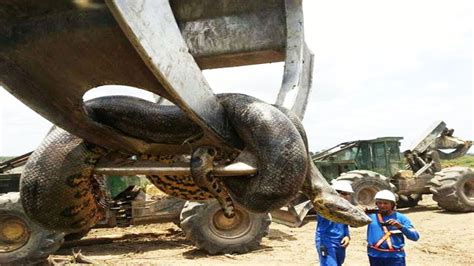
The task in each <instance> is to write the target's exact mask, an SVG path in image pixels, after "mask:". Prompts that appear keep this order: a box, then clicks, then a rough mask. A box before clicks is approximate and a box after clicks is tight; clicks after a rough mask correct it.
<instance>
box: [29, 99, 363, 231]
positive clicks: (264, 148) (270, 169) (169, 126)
mask: <svg viewBox="0 0 474 266" xmlns="http://www.w3.org/2000/svg"><path fill="white" fill-rule="evenodd" d="M217 97H218V100H219V102H220V103H221V104H222V106H223V107H224V109H225V112H226V115H227V118H228V120H229V123H230V124H231V125H232V126H233V128H234V129H235V131H236V132H237V134H238V136H239V137H240V139H241V140H242V142H243V143H244V148H245V150H246V151H248V152H250V153H252V154H253V155H254V156H255V157H256V159H257V169H258V173H257V174H256V175H254V176H249V177H225V178H222V179H216V178H214V181H216V182H217V183H216V182H214V183H213V186H214V188H215V189H213V188H212V187H205V186H203V185H202V184H201V183H202V181H203V180H204V179H205V176H203V177H201V178H199V177H194V178H193V176H191V177H190V176H153V175H152V176H147V177H148V179H149V180H150V181H151V182H152V183H153V184H155V185H156V186H157V187H158V188H160V189H162V190H163V191H164V192H166V193H168V194H170V195H173V196H176V197H181V198H184V199H190V200H206V199H209V198H212V197H215V196H216V193H218V192H219V193H228V195H229V196H230V198H229V199H228V200H231V201H235V202H236V203H238V204H239V205H241V206H243V207H244V208H246V209H248V210H250V211H253V212H270V211H272V210H275V209H278V208H280V207H282V206H284V205H285V204H287V203H288V202H289V201H290V200H292V199H293V198H294V196H295V195H296V194H297V193H298V191H300V190H303V192H305V194H306V195H308V197H310V199H311V200H312V201H313V204H314V205H315V208H316V209H317V210H318V212H320V214H322V215H323V216H326V217H328V218H330V219H332V220H334V221H338V222H345V223H348V224H352V225H356V226H357V225H363V224H366V223H367V222H368V220H367V219H368V218H367V217H366V216H365V215H364V214H363V213H362V212H361V211H359V210H357V209H355V208H354V207H353V206H352V205H350V203H348V202H347V201H345V200H342V199H341V198H340V197H338V196H337V194H336V193H335V192H334V190H332V189H331V188H330V187H329V186H328V184H327V182H326V181H325V180H324V179H323V177H322V176H321V175H320V174H319V173H318V171H317V169H316V168H315V167H314V165H313V164H312V163H311V162H310V157H309V153H308V148H307V140H306V135H305V132H304V129H303V126H302V125H301V122H300V121H299V119H298V118H297V117H296V116H295V115H293V114H292V113H291V112H290V111H288V110H286V109H284V108H281V107H277V106H273V105H270V104H267V103H265V102H262V101H260V100H258V99H256V98H253V97H251V96H247V95H242V94H221V95H217ZM84 108H85V110H86V112H87V113H88V115H89V117H90V118H91V119H93V120H94V121H96V122H98V123H101V124H103V125H106V126H109V127H112V128H114V129H115V130H117V131H120V132H121V133H122V134H125V135H129V136H133V137H135V138H139V139H142V140H145V141H147V142H154V143H168V144H182V143H183V142H185V141H186V140H187V139H189V138H192V137H193V136H196V135H199V134H202V132H201V129H200V128H199V127H198V126H196V125H195V124H194V123H193V122H192V121H191V120H190V119H188V118H187V117H186V115H185V113H184V112H182V111H181V110H180V109H179V108H178V107H176V106H163V105H158V104H155V103H152V102H148V101H145V100H142V99H139V98H134V97H128V96H107V97H101V98H96V99H93V100H90V101H87V102H85V105H84ZM108 152H109V151H108V150H107V149H104V148H101V147H99V146H97V145H93V144H91V143H88V142H87V141H86V140H83V139H81V138H79V137H76V136H74V135H72V134H70V133H68V132H67V131H65V130H63V129H61V128H59V127H54V128H53V129H52V130H51V131H50V133H49V134H48V135H47V137H46V138H45V139H44V140H43V142H42V143H41V144H40V146H39V147H38V148H37V149H36V150H35V152H34V153H33V154H32V155H31V157H30V159H29V160H28V162H27V164H26V166H25V169H24V171H23V173H22V177H21V184H20V191H21V197H22V203H23V206H24V209H25V212H26V213H27V214H28V215H29V216H30V217H31V218H32V219H34V220H35V221H37V222H39V223H40V224H42V225H43V226H45V227H47V228H51V229H55V230H61V231H65V232H77V231H82V230H85V229H88V228H90V227H92V226H93V225H94V224H95V223H97V221H98V220H99V219H100V218H101V217H102V215H103V211H104V206H103V202H102V195H101V193H100V189H98V185H97V181H96V178H95V177H94V174H93V169H94V166H95V164H96V162H97V161H98V160H99V159H101V158H103V157H104V156H106V154H107V153H108ZM214 155H215V154H213V156H212V157H209V158H210V159H211V160H212V159H213V158H214ZM127 156H133V154H127ZM137 156H146V155H137ZM193 156H194V155H193ZM221 156H222V155H221ZM154 158H155V160H166V158H160V157H159V156H155V157H154ZM168 159H169V158H168ZM221 159H222V158H221ZM224 159H226V158H224ZM208 165H211V166H212V163H210V164H209V163H208ZM191 166H192V164H191ZM203 168H204V169H203V170H204V171H203V173H204V174H208V173H209V171H205V170H206V169H205V168H206V167H203ZM194 172H196V173H198V174H199V173H200V172H201V171H194ZM199 180H201V181H199ZM196 181H197V182H196ZM217 184H219V186H220V187H218V186H217ZM216 191H217V192H216ZM222 204H225V203H224V202H222Z"/></svg>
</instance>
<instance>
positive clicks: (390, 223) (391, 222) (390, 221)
mask: <svg viewBox="0 0 474 266" xmlns="http://www.w3.org/2000/svg"><path fill="white" fill-rule="evenodd" d="M387 223H388V224H389V225H392V226H395V227H396V228H397V229H402V227H403V226H402V224H401V223H399V222H398V221H397V220H395V219H389V220H387Z"/></svg>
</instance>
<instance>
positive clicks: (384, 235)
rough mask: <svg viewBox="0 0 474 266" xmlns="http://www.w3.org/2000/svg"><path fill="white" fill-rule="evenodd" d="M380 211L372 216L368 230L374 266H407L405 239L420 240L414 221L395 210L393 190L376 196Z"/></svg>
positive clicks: (369, 246) (384, 191)
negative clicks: (404, 248) (412, 222)
mask: <svg viewBox="0 0 474 266" xmlns="http://www.w3.org/2000/svg"><path fill="white" fill-rule="evenodd" d="M375 204H376V205H377V208H378V211H377V212H375V213H370V214H369V217H370V218H371V219H372V222H371V223H370V224H369V225H368V227H367V242H368V247H367V250H368V251H367V252H368V255H369V262H370V265H371V266H379V265H380V266H382V265H383V266H391V265H394V266H404V265H405V251H404V250H403V247H404V246H405V238H404V236H405V237H407V238H408V239H410V240H413V241H417V240H418V238H420V236H419V234H418V232H417V231H416V230H415V228H413V225H412V224H411V222H410V220H409V219H408V218H407V217H406V216H405V215H403V214H401V213H399V212H397V211H396V210H395V204H396V199H395V195H394V194H393V193H392V192H391V191H389V190H382V191H379V192H377V194H375Z"/></svg>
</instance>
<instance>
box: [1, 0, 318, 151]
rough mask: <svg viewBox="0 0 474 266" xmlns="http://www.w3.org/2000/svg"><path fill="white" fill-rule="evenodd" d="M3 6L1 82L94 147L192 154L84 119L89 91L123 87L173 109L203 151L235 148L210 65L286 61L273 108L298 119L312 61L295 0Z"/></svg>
mask: <svg viewBox="0 0 474 266" xmlns="http://www.w3.org/2000/svg"><path fill="white" fill-rule="evenodd" d="M1 2H2V4H1V5H0V22H1V26H0V40H1V41H0V84H1V85H2V86H4V87H5V88H6V89H7V90H8V91H9V92H11V93H12V94H13V95H15V96H16V97H17V98H18V99H20V100H21V101H22V102H24V103H25V104H26V105H28V106H29V107H30V108H32V109H33V110H35V111H36V112H38V113H39V114H41V115H42V116H44V117H45V118H47V119H48V120H49V121H51V122H52V123H54V124H56V125H58V126H60V127H62V128H64V129H65V130H67V131H69V132H71V133H72V134H74V135H77V136H79V137H81V138H83V139H86V140H88V141H90V142H92V143H95V144H98V145H101V146H103V147H106V148H109V149H113V150H119V151H124V152H132V153H153V151H155V150H160V152H161V153H166V152H170V153H171V152H173V153H176V152H179V151H180V150H181V149H183V148H186V149H189V147H183V145H170V144H160V143H148V142H145V141H143V140H140V139H136V138H133V137H130V136H125V135H123V134H122V133H120V132H118V131H115V130H114V129H111V128H109V127H106V126H103V125H100V124H98V123H96V122H94V121H92V120H91V119H90V118H88V116H87V115H86V113H85V111H84V108H83V96H84V94H85V93H86V92H87V91H88V90H90V89H93V88H96V87H98V86H102V85H126V86H132V87H136V88H140V89H143V90H147V91H150V92H152V93H154V94H156V95H159V96H161V97H164V98H166V99H167V100H169V101H171V102H172V103H174V104H176V105H177V106H179V107H180V108H181V109H182V110H183V111H184V112H186V114H187V115H188V116H189V117H190V118H191V119H192V120H193V121H194V122H195V123H196V124H198V125H199V126H200V127H201V128H202V129H203V131H204V137H203V138H202V141H201V143H200V145H202V143H206V142H207V143H213V144H214V145H220V146H221V147H223V148H227V149H229V150H232V149H233V147H235V144H236V143H237V139H236V137H235V133H234V132H233V131H232V129H231V128H230V127H229V126H227V124H226V123H225V121H226V119H225V113H224V111H223V108H222V107H221V106H220V104H219V103H218V102H217V100H216V97H215V95H214V94H213V92H212V89H211V88H210V86H209V84H208V83H207V82H206V80H205V78H204V76H203V74H202V70H203V69H210V68H222V67H233V66H243V65H251V64H261V63H270V62H278V61H285V69H284V76H283V82H282V86H281V89H280V92H279V94H278V98H277V99H276V104H278V105H281V106H285V107H287V108H289V109H292V110H293V111H294V112H295V113H296V114H297V115H298V116H299V117H300V118H302V117H303V114H304V111H305V108H306V103H307V99H308V94H309V91H310V85H311V74H312V65H313V55H312V53H311V51H310V50H309V49H308V47H307V46H306V44H305V42H304V34H303V32H304V31H303V13H302V3H301V0H264V1H263V0H261V1H252V0H154V1H147V0H105V1H100V0H81V1H77V0H70V1H54V0H43V1H30V0H27V1H25V0H3V1H1ZM197 143H198V142H197Z"/></svg>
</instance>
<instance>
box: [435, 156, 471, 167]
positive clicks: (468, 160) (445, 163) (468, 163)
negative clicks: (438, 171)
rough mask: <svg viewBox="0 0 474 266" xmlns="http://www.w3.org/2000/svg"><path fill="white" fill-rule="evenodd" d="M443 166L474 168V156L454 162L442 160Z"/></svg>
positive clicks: (464, 157)
mask: <svg viewBox="0 0 474 266" xmlns="http://www.w3.org/2000/svg"><path fill="white" fill-rule="evenodd" d="M441 165H442V167H443V168H445V167H452V166H467V167H472V168H474V154H467V155H464V156H463V157H461V158H457V159H454V160H442V161H441Z"/></svg>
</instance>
